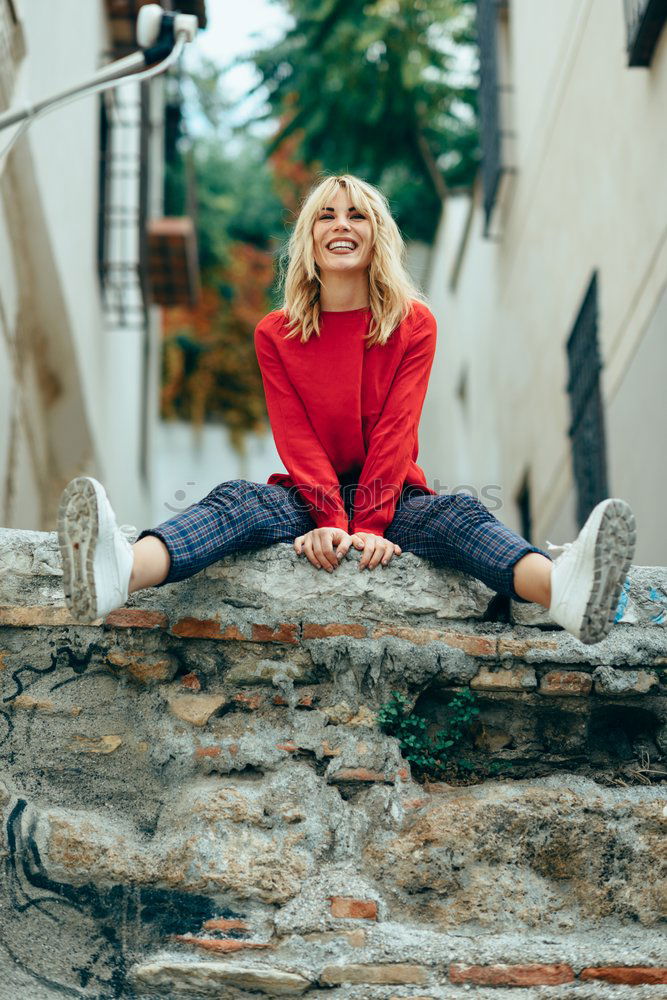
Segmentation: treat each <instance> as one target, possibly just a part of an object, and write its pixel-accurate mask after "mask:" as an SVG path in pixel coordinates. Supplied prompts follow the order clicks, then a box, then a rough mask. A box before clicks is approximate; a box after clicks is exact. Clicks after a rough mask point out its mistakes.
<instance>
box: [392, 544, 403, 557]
mask: <svg viewBox="0 0 667 1000" xmlns="http://www.w3.org/2000/svg"><path fill="white" fill-rule="evenodd" d="M402 552H403V549H402V548H401V546H400V545H394V555H397V556H400V555H401V553H402Z"/></svg>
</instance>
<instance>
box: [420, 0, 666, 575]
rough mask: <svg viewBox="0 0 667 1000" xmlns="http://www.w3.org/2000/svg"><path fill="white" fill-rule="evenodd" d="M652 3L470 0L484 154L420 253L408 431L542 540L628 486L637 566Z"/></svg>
mask: <svg viewBox="0 0 667 1000" xmlns="http://www.w3.org/2000/svg"><path fill="white" fill-rule="evenodd" d="M666 16H667V4H665V3H664V2H662V0H625V3H624V2H623V0H560V2H559V3H550V2H542V0H540V2H535V0H509V2H495V0H479V2H478V4H477V23H478V39H479V51H480V64H481V65H480V78H481V83H480V106H481V107H480V110H481V146H482V157H483V159H482V166H481V170H480V172H479V175H478V177H477V180H476V183H475V186H474V190H473V192H472V194H469V193H464V194H460V195H458V196H455V195H450V196H449V197H448V198H447V200H446V203H445V209H444V212H443V215H442V218H441V224H440V227H439V231H438V235H437V238H436V241H435V244H434V248H433V252H432V259H431V262H430V272H429V279H428V291H429V293H430V295H431V297H432V302H433V308H434V311H435V313H436V316H437V318H438V321H439V331H440V333H439V345H438V356H437V358H436V362H435V365H434V369H433V373H432V376H431V385H430V388H429V393H428V396H427V401H426V405H425V411H424V416H423V420H422V425H421V434H420V444H421V451H420V456H421V458H422V464H423V465H424V468H425V469H426V470H427V473H428V475H429V476H430V477H431V478H433V477H438V478H439V479H440V482H441V487H442V488H443V489H444V488H448V489H454V488H456V487H464V486H470V487H471V488H472V489H474V490H475V491H476V492H477V494H478V495H481V499H482V500H484V502H485V503H487V505H488V506H489V507H490V509H491V510H493V511H494V513H496V515H497V516H498V517H500V518H501V520H503V521H504V522H505V523H507V524H509V525H511V526H512V527H514V528H516V529H518V530H520V531H521V532H522V534H523V535H525V536H526V537H528V538H529V539H531V540H532V541H533V542H534V543H535V544H538V545H544V543H545V541H546V539H547V538H548V539H549V540H550V541H552V542H562V541H564V540H568V539H571V538H573V537H574V536H575V534H576V531H577V530H578V527H579V526H580V525H581V524H582V523H583V520H585V518H586V516H587V515H588V513H589V512H590V510H591V508H592V507H593V506H594V504H595V503H597V502H598V501H599V500H600V499H602V498H603V497H605V496H620V497H624V498H625V499H627V500H628V501H629V502H630V503H631V504H632V506H633V508H634V510H635V512H636V515H637V526H638V545H637V552H636V557H635V561H636V562H637V563H638V564H649V565H650V564H665V563H666V562H667V536H666V533H665V530H664V521H663V512H664V506H665V495H666V491H667V462H666V461H665V444H664V436H665V430H666V428H667V392H666V390H665V378H666V377H667V180H666V178H667V170H666V168H665V164H666V163H667V129H666V128H665V114H666V111H667V31H666V30H664V21H665V18H666ZM443 470H444V472H443ZM445 477H447V478H446V480H445Z"/></svg>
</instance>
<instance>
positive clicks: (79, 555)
mask: <svg viewBox="0 0 667 1000" xmlns="http://www.w3.org/2000/svg"><path fill="white" fill-rule="evenodd" d="M136 534H137V529H136V528H135V527H134V526H133V525H131V524H123V525H121V526H120V528H119V527H118V525H117V524H116V515H115V514H114V512H113V509H112V507H111V504H110V503H109V499H108V497H107V495H106V492H105V490H104V487H103V486H102V484H101V483H98V481H97V480H96V479H93V478H92V477H91V476H79V477H78V478H77V479H73V480H72V481H71V482H70V483H68V485H67V486H66V487H65V489H64V490H63V493H62V496H61V498H60V506H59V509H58V542H59V545H60V558H61V560H62V567H63V588H64V590H65V601H66V603H67V606H68V608H69V609H70V611H71V612H72V616H73V617H74V618H76V619H78V620H79V621H86V622H91V621H95V620H96V619H97V618H104V617H105V616H106V615H108V614H109V612H110V611H114V610H115V609H116V608H120V607H122V606H123V605H124V604H125V603H126V601H127V598H128V588H129V585H130V576H131V575H132V566H133V564H134V554H133V552H132V546H131V545H130V542H129V538H130V537H131V536H135V537H136Z"/></svg>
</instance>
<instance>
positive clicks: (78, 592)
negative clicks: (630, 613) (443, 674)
mask: <svg viewBox="0 0 667 1000" xmlns="http://www.w3.org/2000/svg"><path fill="white" fill-rule="evenodd" d="M403 255H404V245H403V241H402V239H401V236H400V233H399V231H398V228H397V226H396V223H395V222H394V220H393V219H392V217H391V214H390V212H389V207H388V204H387V201H386V199H385V198H384V196H383V195H382V194H381V192H380V191H378V190H377V189H376V188H374V187H373V186H372V185H370V184H367V183H365V182H364V181H362V180H360V179H358V178H356V177H353V176H350V175H343V176H339V177H325V178H324V180H322V181H321V182H320V183H319V184H318V185H316V186H315V187H314V189H313V190H312V191H311V192H310V194H309V195H308V197H307V198H306V199H305V201H304V204H303V205H302V208H301V211H300V213H299V216H298V219H297V222H296V225H295V228H294V231H293V233H292V235H291V238H290V241H289V247H288V258H289V263H288V269H287V274H286V280H285V295H284V302H283V308H282V309H279V310H277V311H275V312H272V313H269V314H268V316H265V317H264V319H262V320H261V322H260V323H259V324H258V325H257V328H256V330H255V348H256V352H257V357H258V361H259V365H260V369H261V372H262V379H263V383H264V389H265V393H266V400H267V408H268V413H269V418H270V421H271V427H272V430H273V434H274V438H275V441H276V446H277V449H278V453H279V455H280V457H281V459H282V460H283V462H284V464H285V467H286V469H287V474H284V473H274V474H273V475H271V476H270V477H269V479H268V481H267V483H252V482H247V481H245V480H238V479H237V480H231V481H228V482H223V483H220V485H219V486H217V487H216V488H215V489H213V490H212V491H211V492H210V493H209V494H208V495H207V496H206V497H204V498H203V499H202V500H201V501H199V502H198V503H195V504H193V505H192V506H190V507H188V508H187V510H185V511H183V512H181V513H179V514H177V515H176V516H175V517H172V518H170V519H169V520H168V521H165V522H164V523H162V524H160V525H159V526H158V527H157V528H154V529H147V530H145V531H142V532H141V534H140V535H139V538H138V540H137V541H136V542H135V544H134V545H130V544H129V541H128V540H127V538H126V537H124V534H123V531H124V530H125V529H119V528H118V526H117V525H116V519H115V516H114V514H113V511H112V509H111V506H110V504H109V501H108V499H107V497H106V494H105V492H104V489H103V487H102V486H101V484H100V483H98V482H97V481H96V480H94V479H91V478H89V477H80V478H78V479H75V480H73V481H72V482H71V483H70V484H69V485H68V486H67V488H66V489H65V491H64V493H63V497H62V500H61V504H60V511H59V521H58V530H59V539H60V548H61V554H62V562H63V573H64V589H65V596H66V600H67V603H68V605H69V607H70V608H71V610H72V613H73V615H74V616H75V617H77V618H78V619H79V620H89V621H90V620H94V619H96V618H100V617H103V616H104V615H106V614H108V613H109V612H110V611H111V610H113V609H114V608H117V607H120V606H121V605H123V604H124V603H125V602H126V600H127V597H128V594H130V593H132V592H133V591H136V590H140V589H142V588H146V587H151V586H164V585H165V584H167V583H172V582H174V581H177V580H183V579H185V578H186V577H189V576H192V575H193V574H194V573H197V572H199V571H200V570H202V569H203V568H204V567H205V566H207V565H209V564H210V563H212V562H215V561H217V560H218V559H220V558H221V557H223V556H225V555H228V554H229V553H231V552H236V551H239V550H243V549H246V550H247V549H256V548H260V547H262V546H266V545H271V544H273V543H275V542H287V541H291V542H293V544H294V548H295V550H296V552H297V553H298V554H299V555H304V556H305V557H306V558H307V559H308V561H309V562H310V563H311V564H312V565H313V566H315V567H316V568H317V569H318V570H319V569H325V570H327V571H328V572H334V570H335V569H336V568H337V566H338V565H339V563H340V561H341V560H342V559H343V558H344V557H345V555H346V553H347V552H348V551H349V549H350V548H351V547H352V546H354V547H355V548H356V549H357V550H358V551H359V552H360V553H361V558H360V560H359V564H358V566H359V570H362V571H363V570H364V569H369V570H373V569H375V567H377V566H379V565H382V566H387V565H388V564H389V563H390V562H391V560H392V559H393V557H394V556H400V555H401V553H402V552H403V551H410V552H414V553H416V554H417V555H419V556H423V557H424V558H427V559H430V560H432V561H433V562H434V563H435V564H437V565H440V566H449V567H452V568H454V569H458V570H462V571H464V572H466V573H469V574H471V575H472V576H475V577H477V578H478V579H480V580H482V581H483V582H484V583H486V584H487V585H488V586H489V587H491V588H492V589H494V590H496V591H497V592H499V593H502V594H506V595H510V596H511V597H513V598H514V599H515V600H518V601H521V602H531V601H533V602H537V603H539V604H542V605H543V606H544V607H545V608H548V610H549V612H550V615H551V617H552V618H553V619H554V620H555V621H556V622H557V623H559V624H560V625H562V626H563V627H564V628H565V629H567V630H568V631H569V632H571V633H572V634H573V635H575V636H577V638H579V639H581V641H582V642H585V643H593V642H599V641H600V640H601V639H603V638H604V637H605V635H607V633H608V631H609V629H610V628H611V625H612V623H613V618H614V612H615V610H616V606H617V601H618V598H619V595H620V590H621V586H622V584H623V581H624V580H625V576H626V573H627V571H628V569H629V566H630V562H631V559H632V555H633V551H634V539H635V530H634V517H633V514H632V511H631V510H630V508H629V506H628V505H627V504H626V503H625V502H624V501H623V500H617V499H608V500H605V501H603V502H602V503H600V504H598V505H597V507H596V508H595V509H594V510H593V512H592V513H591V515H590V517H589V518H588V521H587V522H586V524H585V525H584V527H583V528H582V530H581V532H580V533H579V536H578V538H577V539H576V541H575V542H573V543H566V545H565V546H553V545H551V543H550V542H547V545H548V546H549V548H550V549H551V550H557V549H559V548H560V549H562V553H561V555H560V556H559V557H558V558H557V559H556V560H555V562H554V561H553V560H552V559H551V557H550V556H549V555H548V554H547V553H546V552H544V551H543V550H542V549H540V548H538V547H537V546H534V545H531V544H529V542H527V541H526V539H524V538H521V536H520V535H517V534H515V533H514V532H513V531H511V530H510V529H509V528H507V527H506V526H505V525H504V524H502V522H501V521H499V520H498V519H497V518H496V517H494V516H493V514H491V513H490V512H489V511H488V510H487V508H486V507H485V506H484V505H483V504H482V503H481V502H480V501H478V500H476V499H473V498H472V497H470V496H467V495H463V494H443V495H440V494H438V493H437V492H436V491H435V490H433V489H431V488H430V487H429V486H428V485H427V483H426V480H425V477H424V473H423V472H422V470H421V469H420V468H419V466H418V465H416V458H417V450H418V441H417V431H418V424H419V418H420V415H421V410H422V405H423V402H424V396H425V394H426V388H427V384H428V377H429V373H430V370H431V365H432V362H433V356H434V351H435V341H436V324H435V320H434V318H433V315H432V314H431V312H430V311H429V309H428V307H427V305H426V304H425V302H424V299H423V296H422V295H421V294H420V293H419V292H418V291H417V289H416V288H415V287H414V286H413V284H412V282H411V280H410V278H409V277H408V275H407V273H406V271H405V269H404V266H403V263H402V261H403Z"/></svg>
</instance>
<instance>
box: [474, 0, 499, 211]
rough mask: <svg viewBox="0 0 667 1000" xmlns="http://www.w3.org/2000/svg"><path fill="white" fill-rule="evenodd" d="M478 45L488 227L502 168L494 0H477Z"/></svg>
mask: <svg viewBox="0 0 667 1000" xmlns="http://www.w3.org/2000/svg"><path fill="white" fill-rule="evenodd" d="M477 44H478V46H479V109H480V127H481V136H480V138H481V146H482V189H483V198H484V215H485V220H486V228H487V230H488V226H489V220H490V218H491V213H492V212H493V206H494V204H495V201H496V195H497V193H498V186H499V184H500V178H501V175H502V169H503V167H502V161H501V149H502V144H501V128H502V125H501V121H500V95H499V79H498V3H497V0H477Z"/></svg>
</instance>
